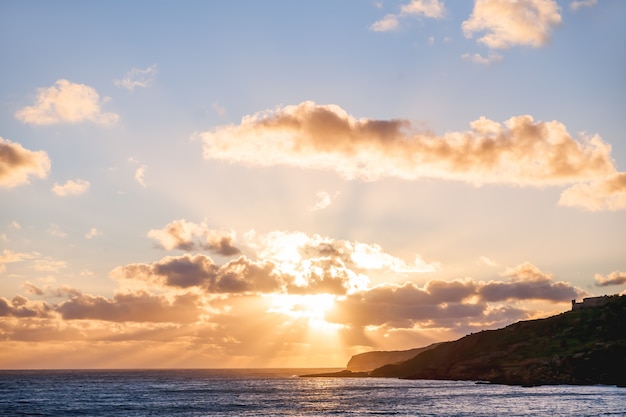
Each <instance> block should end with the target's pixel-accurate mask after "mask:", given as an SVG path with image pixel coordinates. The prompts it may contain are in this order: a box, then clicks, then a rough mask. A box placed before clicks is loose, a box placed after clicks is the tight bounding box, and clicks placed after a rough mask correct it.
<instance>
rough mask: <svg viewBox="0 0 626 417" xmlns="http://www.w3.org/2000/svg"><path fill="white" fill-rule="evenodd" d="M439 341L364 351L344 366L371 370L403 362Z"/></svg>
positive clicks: (349, 368) (360, 370)
mask: <svg viewBox="0 0 626 417" xmlns="http://www.w3.org/2000/svg"><path fill="white" fill-rule="evenodd" d="M439 345H440V343H433V344H432V345H429V346H426V347H421V348H415V349H410V350H392V351H374V352H365V353H360V354H358V355H354V356H353V357H351V358H350V360H349V361H348V365H347V366H346V368H347V369H348V370H349V371H352V372H363V371H371V370H372V369H376V368H380V367H381V366H384V365H387V364H391V363H398V362H404V361H406V360H409V359H412V358H414V357H415V356H417V355H418V354H420V353H422V352H424V351H426V350H429V349H433V348H435V347H437V346H439Z"/></svg>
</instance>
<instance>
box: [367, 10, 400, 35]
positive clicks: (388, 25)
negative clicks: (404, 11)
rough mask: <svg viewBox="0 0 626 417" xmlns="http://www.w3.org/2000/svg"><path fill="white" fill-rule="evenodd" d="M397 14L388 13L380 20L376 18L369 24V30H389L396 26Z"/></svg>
mask: <svg viewBox="0 0 626 417" xmlns="http://www.w3.org/2000/svg"><path fill="white" fill-rule="evenodd" d="M398 24H399V22H398V16H396V15H395V14H388V15H387V16H385V17H384V18H382V19H381V20H378V21H376V22H374V23H373V24H372V26H370V30H373V31H374V32H389V31H391V30H394V29H396V28H397V27H398Z"/></svg>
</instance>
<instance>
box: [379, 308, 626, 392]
mask: <svg viewBox="0 0 626 417" xmlns="http://www.w3.org/2000/svg"><path fill="white" fill-rule="evenodd" d="M369 376H384V377H400V378H408V379H448V380H477V381H489V382H493V383H502V384H514V385H542V384H584V385H591V384H608V385H619V386H626V296H621V297H614V298H613V299H612V300H611V301H610V302H608V303H606V304H605V305H602V306H598V307H590V308H585V309H578V310H574V311H568V312H565V313H562V314H559V315H557V316H553V317H549V318H546V319H541V320H530V321H522V322H518V323H515V324H512V325H510V326H507V327H505V328H502V329H499V330H489V331H482V332H480V333H476V334H471V335H468V336H465V337H463V338H461V339H459V340H456V341H453V342H446V343H442V344H440V345H439V346H436V347H434V348H433V349H429V350H426V351H424V352H421V353H419V354H418V355H417V356H415V357H414V358H412V359H409V360H406V361H404V362H401V363H397V364H388V365H384V366H382V367H380V368H377V369H375V370H373V371H371V372H369Z"/></svg>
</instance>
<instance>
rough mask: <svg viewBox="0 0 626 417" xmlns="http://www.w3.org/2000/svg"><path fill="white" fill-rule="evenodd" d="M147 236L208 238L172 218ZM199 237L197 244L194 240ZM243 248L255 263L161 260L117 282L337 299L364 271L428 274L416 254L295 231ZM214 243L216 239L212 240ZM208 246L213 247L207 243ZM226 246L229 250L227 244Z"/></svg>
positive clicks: (250, 241) (190, 241) (122, 271)
mask: <svg viewBox="0 0 626 417" xmlns="http://www.w3.org/2000/svg"><path fill="white" fill-rule="evenodd" d="M149 235H150V236H151V237H153V238H155V239H157V240H158V241H160V242H162V244H163V245H164V246H165V247H167V248H185V249H187V250H188V249H194V248H198V247H202V246H203V245H205V244H206V243H205V242H206V240H204V238H205V237H206V236H211V231H208V230H207V229H206V228H205V226H204V225H200V226H199V225H196V224H194V223H189V222H186V221H184V220H177V221H175V222H172V223H171V224H169V225H168V226H167V227H166V228H165V229H163V230H152V231H150V232H149ZM197 235H199V236H203V239H201V240H200V241H199V242H198V241H196V239H195V236H197ZM248 236H249V237H248V238H247V241H246V244H245V246H246V247H247V250H249V251H254V252H255V255H256V259H252V258H250V257H247V256H240V257H239V258H237V259H233V260H230V261H228V262H227V263H225V264H222V265H219V264H216V263H215V262H214V261H213V260H212V259H211V258H210V257H208V256H206V255H201V254H197V255H194V256H192V255H189V254H186V255H183V256H178V257H165V258H163V259H161V260H160V261H158V262H155V263H152V264H130V265H126V266H122V267H118V268H116V269H115V270H114V271H113V272H112V276H113V277H114V278H115V279H117V280H135V281H140V282H144V283H151V284H157V285H160V286H165V287H173V288H189V287H197V288H200V289H203V290H204V291H205V292H206V293H207V294H214V293H276V294H278V293H283V294H324V293H325V294H335V295H343V294H347V293H350V292H354V291H358V290H360V289H363V288H366V287H367V285H368V283H369V278H368V276H367V274H368V273H371V272H381V273H388V274H394V275H397V276H404V275H405V274H409V273H423V272H432V271H434V270H436V269H437V268H438V265H437V264H429V263H427V262H425V261H423V260H422V259H421V258H419V257H418V256H416V257H415V259H414V261H412V262H406V261H404V260H402V259H400V258H398V257H395V256H393V255H390V254H388V253H385V251H384V250H383V249H382V248H381V247H380V246H378V245H375V244H365V243H360V242H350V241H344V240H336V239H331V238H324V237H321V236H318V235H314V236H308V235H306V234H305V233H300V232H293V233H288V232H272V233H269V234H267V235H261V236H257V235H256V234H249V235H248ZM216 242H217V240H216ZM211 245H212V246H210V247H214V248H218V246H217V245H215V244H211ZM228 247H233V246H232V245H230V244H229V245H228Z"/></svg>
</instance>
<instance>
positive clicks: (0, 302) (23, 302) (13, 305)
mask: <svg viewBox="0 0 626 417" xmlns="http://www.w3.org/2000/svg"><path fill="white" fill-rule="evenodd" d="M52 316H53V311H52V308H51V307H50V306H49V305H48V304H46V303H45V302H42V301H30V300H29V299H28V298H26V297H23V296H21V295H16V296H15V297H13V298H12V299H11V300H8V299H7V298H4V297H0V317H18V318H27V317H40V318H48V317H52Z"/></svg>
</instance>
